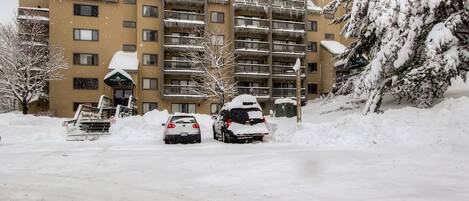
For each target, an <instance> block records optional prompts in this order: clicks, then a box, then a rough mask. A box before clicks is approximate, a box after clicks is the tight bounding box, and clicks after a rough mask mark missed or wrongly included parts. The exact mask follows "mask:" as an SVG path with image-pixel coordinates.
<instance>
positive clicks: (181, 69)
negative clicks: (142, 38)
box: [164, 60, 202, 75]
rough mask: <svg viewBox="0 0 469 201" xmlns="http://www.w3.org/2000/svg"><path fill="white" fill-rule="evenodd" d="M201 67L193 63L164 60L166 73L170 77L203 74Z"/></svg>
mask: <svg viewBox="0 0 469 201" xmlns="http://www.w3.org/2000/svg"><path fill="white" fill-rule="evenodd" d="M201 72H202V70H201V69H200V65H198V64H195V63H193V62H192V61H184V60H164V73H165V74H168V75H182V74H189V75H190V74H193V73H201Z"/></svg>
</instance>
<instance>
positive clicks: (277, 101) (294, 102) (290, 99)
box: [275, 98, 296, 105]
mask: <svg viewBox="0 0 469 201" xmlns="http://www.w3.org/2000/svg"><path fill="white" fill-rule="evenodd" d="M283 103H291V104H293V105H296V100H294V99H292V98H279V99H275V104H283Z"/></svg>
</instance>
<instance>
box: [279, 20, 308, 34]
mask: <svg viewBox="0 0 469 201" xmlns="http://www.w3.org/2000/svg"><path fill="white" fill-rule="evenodd" d="M272 32H273V33H275V34H277V35H282V36H294V37H302V36H304V34H305V23H304V22H295V21H286V20H272Z"/></svg>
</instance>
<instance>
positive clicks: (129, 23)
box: [123, 20, 137, 28]
mask: <svg viewBox="0 0 469 201" xmlns="http://www.w3.org/2000/svg"><path fill="white" fill-rule="evenodd" d="M123 26H124V28H135V27H137V23H136V22H135V21H127V20H124V22H123Z"/></svg>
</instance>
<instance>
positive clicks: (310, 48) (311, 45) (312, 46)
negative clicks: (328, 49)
mask: <svg viewBox="0 0 469 201" xmlns="http://www.w3.org/2000/svg"><path fill="white" fill-rule="evenodd" d="M308 51H309V52H317V51H318V43H317V42H308Z"/></svg>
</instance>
